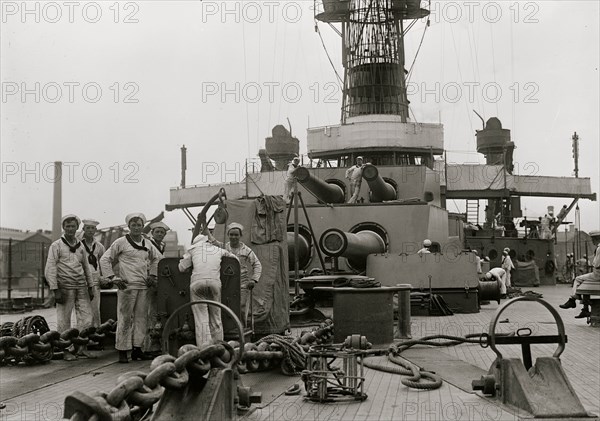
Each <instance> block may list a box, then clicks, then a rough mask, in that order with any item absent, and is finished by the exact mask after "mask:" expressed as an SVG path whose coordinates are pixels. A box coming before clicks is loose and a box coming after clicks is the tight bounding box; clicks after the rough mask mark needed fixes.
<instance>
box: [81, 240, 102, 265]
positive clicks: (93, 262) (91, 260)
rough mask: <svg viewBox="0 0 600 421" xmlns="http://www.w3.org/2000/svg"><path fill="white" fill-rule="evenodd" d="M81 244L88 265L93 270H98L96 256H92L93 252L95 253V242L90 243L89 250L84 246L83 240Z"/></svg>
mask: <svg viewBox="0 0 600 421" xmlns="http://www.w3.org/2000/svg"><path fill="white" fill-rule="evenodd" d="M81 243H82V244H83V247H85V251H87V254H88V263H89V264H90V265H92V266H93V267H94V270H98V259H97V258H96V255H95V254H94V251H96V242H95V241H93V242H92V249H91V250H90V249H89V248H88V246H87V244H85V238H84V239H83V240H82V241H81Z"/></svg>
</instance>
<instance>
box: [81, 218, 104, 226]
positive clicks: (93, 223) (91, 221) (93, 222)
mask: <svg viewBox="0 0 600 421" xmlns="http://www.w3.org/2000/svg"><path fill="white" fill-rule="evenodd" d="M81 222H82V223H83V226H84V227H85V226H86V225H89V226H92V227H97V226H98V225H99V224H100V222H98V221H96V220H95V219H84V220H83V221H81Z"/></svg>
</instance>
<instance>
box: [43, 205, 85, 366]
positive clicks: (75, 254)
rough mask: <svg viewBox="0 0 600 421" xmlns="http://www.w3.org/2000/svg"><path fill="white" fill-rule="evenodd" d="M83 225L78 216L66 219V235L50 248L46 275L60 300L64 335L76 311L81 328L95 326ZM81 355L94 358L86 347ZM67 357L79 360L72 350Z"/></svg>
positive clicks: (58, 309) (59, 323)
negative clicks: (79, 234) (80, 234)
mask: <svg viewBox="0 0 600 421" xmlns="http://www.w3.org/2000/svg"><path fill="white" fill-rule="evenodd" d="M80 224H81V220H80V219H79V218H78V217H77V216H75V215H66V216H64V217H63V218H62V228H63V231H64V235H63V236H62V237H61V238H60V239H58V240H56V241H55V242H54V243H52V244H51V245H50V249H49V250H48V260H46V268H45V271H44V272H45V276H46V280H47V281H48V284H49V285H50V290H51V291H52V293H53V294H54V298H55V300H56V316H57V326H56V330H58V331H59V332H60V333H63V332H64V331H66V330H67V329H70V328H71V314H72V313H73V309H75V320H76V323H77V329H79V330H83V329H85V328H88V327H90V326H92V319H93V316H92V306H91V303H90V301H91V300H92V299H93V298H94V291H93V281H92V274H91V272H90V268H89V266H88V261H87V256H86V255H85V252H84V250H83V247H82V246H81V242H80V241H79V240H77V238H76V237H75V233H76V232H77V229H78V228H79V225H80ZM79 353H80V354H81V355H82V356H86V357H92V356H91V355H90V354H88V353H87V351H86V350H85V347H83V348H82V349H80V350H79ZM63 358H64V359H65V360H66V361H72V360H75V359H76V358H77V357H76V356H75V355H73V353H72V352H71V351H70V350H65V352H64V354H63Z"/></svg>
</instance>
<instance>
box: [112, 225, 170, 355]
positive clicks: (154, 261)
mask: <svg viewBox="0 0 600 421" xmlns="http://www.w3.org/2000/svg"><path fill="white" fill-rule="evenodd" d="M125 222H126V223H127V226H128V227H129V234H127V235H125V236H124V237H121V238H118V239H117V240H116V241H115V242H114V243H113V244H112V245H111V246H110V247H109V249H108V250H106V253H104V255H103V256H102V258H101V259H100V267H101V268H102V274H103V275H104V276H105V277H107V278H109V279H111V280H112V281H113V282H114V284H115V285H116V286H117V288H119V291H117V335H116V343H115V348H116V349H117V350H118V351H119V362H120V363H126V362H128V359H127V351H129V350H132V352H131V359H132V360H143V359H150V358H151V357H149V356H148V355H146V354H145V353H143V352H142V348H141V347H142V345H143V344H144V339H145V337H146V331H147V327H148V299H147V293H148V288H149V287H151V286H154V285H156V273H157V270H158V260H159V259H160V257H161V255H160V253H159V251H158V250H156V247H154V246H153V245H152V243H151V242H150V241H145V240H144V238H143V237H142V230H143V229H144V224H145V223H146V217H145V216H144V214H142V213H131V214H129V215H127V216H126V217H125ZM117 259H118V260H119V275H118V276H115V274H114V272H113V263H115V262H116V261H117Z"/></svg>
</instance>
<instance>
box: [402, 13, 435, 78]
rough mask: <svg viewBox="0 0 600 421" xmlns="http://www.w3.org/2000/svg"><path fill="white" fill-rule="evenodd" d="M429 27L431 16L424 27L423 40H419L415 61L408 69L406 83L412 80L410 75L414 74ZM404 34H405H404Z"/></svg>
mask: <svg viewBox="0 0 600 421" xmlns="http://www.w3.org/2000/svg"><path fill="white" fill-rule="evenodd" d="M414 22H416V19H415V20H414ZM410 27H411V25H409V29H410ZM428 27H429V18H427V23H426V24H425V29H423V34H422V35H421V41H420V42H419V47H418V48H417V52H416V53H415V57H414V58H413V61H412V63H411V65H410V68H409V69H408V75H407V76H406V83H407V84H408V83H409V82H410V77H411V76H412V71H413V68H414V66H415V63H416V61H417V57H418V56H419V52H420V51H421V46H422V45H423V40H424V39H425V33H426V32H427V28H428ZM406 32H408V29H407V30H406ZM402 36H404V35H402Z"/></svg>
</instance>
